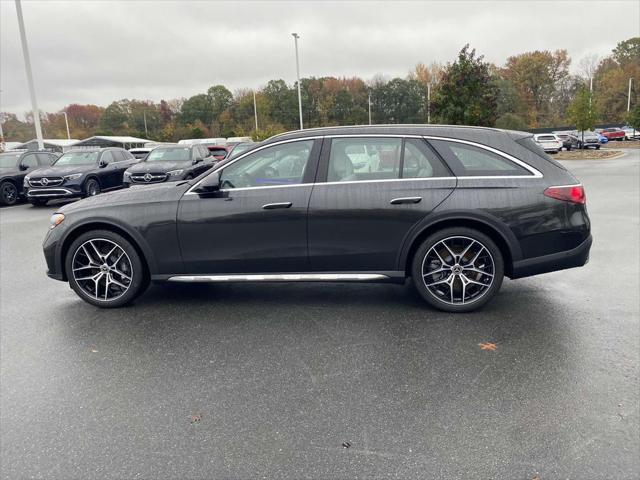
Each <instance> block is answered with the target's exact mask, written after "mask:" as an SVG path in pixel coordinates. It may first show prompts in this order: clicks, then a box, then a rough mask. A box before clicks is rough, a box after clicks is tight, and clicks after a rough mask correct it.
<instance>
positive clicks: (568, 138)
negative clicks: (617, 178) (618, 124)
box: [534, 127, 640, 153]
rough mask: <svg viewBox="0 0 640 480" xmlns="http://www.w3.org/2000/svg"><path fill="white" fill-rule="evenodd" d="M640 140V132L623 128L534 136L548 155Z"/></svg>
mask: <svg viewBox="0 0 640 480" xmlns="http://www.w3.org/2000/svg"><path fill="white" fill-rule="evenodd" d="M638 138H640V131H638V130H635V129H634V128H632V127H623V128H597V129H595V130H594V131H588V130H585V131H584V132H578V131H576V130H571V131H555V132H551V133H539V134H537V135H534V140H535V142H536V143H537V144H538V145H540V146H541V147H542V149H543V150H544V151H545V152H546V153H558V152H560V151H562V149H565V150H571V149H576V148H577V149H583V148H595V149H596V150H599V149H600V145H602V144H605V143H607V142H609V141H613V140H616V141H623V140H637V139H638Z"/></svg>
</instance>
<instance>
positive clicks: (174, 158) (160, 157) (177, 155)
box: [146, 147, 191, 162]
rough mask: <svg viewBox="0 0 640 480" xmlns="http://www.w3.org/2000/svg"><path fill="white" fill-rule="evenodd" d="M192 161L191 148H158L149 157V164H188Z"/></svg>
mask: <svg viewBox="0 0 640 480" xmlns="http://www.w3.org/2000/svg"><path fill="white" fill-rule="evenodd" d="M188 160H191V149H190V148H189V147H174V148H157V149H156V150H153V151H152V152H151V153H150V154H149V156H148V157H147V159H146V161H147V162H186V161H188Z"/></svg>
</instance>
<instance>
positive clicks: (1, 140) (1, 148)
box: [0, 112, 4, 152]
mask: <svg viewBox="0 0 640 480" xmlns="http://www.w3.org/2000/svg"><path fill="white" fill-rule="evenodd" d="M2 120H4V117H3V116H2V112H0V151H3V152H4V132H3V131H2Z"/></svg>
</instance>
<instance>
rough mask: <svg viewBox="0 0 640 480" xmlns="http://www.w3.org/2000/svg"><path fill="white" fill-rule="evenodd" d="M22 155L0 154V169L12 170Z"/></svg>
mask: <svg viewBox="0 0 640 480" xmlns="http://www.w3.org/2000/svg"><path fill="white" fill-rule="evenodd" d="M20 155H22V153H0V168H12V167H15V166H16V165H18V160H19V159H20Z"/></svg>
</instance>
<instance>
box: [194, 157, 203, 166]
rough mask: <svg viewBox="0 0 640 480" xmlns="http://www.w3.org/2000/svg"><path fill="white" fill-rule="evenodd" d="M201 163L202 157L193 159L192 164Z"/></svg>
mask: <svg viewBox="0 0 640 480" xmlns="http://www.w3.org/2000/svg"><path fill="white" fill-rule="evenodd" d="M201 161H202V157H196V158H194V159H193V164H194V165H195V164H196V163H200V162H201Z"/></svg>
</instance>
